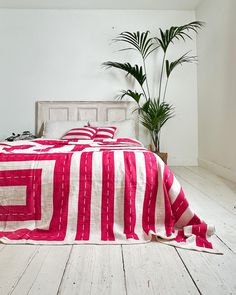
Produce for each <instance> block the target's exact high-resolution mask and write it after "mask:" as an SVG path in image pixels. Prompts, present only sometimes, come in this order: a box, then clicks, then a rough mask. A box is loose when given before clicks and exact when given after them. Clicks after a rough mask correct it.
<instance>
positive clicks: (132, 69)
mask: <svg viewBox="0 0 236 295" xmlns="http://www.w3.org/2000/svg"><path fill="white" fill-rule="evenodd" d="M103 66H105V67H107V68H111V67H112V68H117V69H120V70H123V71H125V72H126V74H127V75H131V76H133V77H134V78H135V79H136V80H137V81H138V83H139V84H140V85H141V86H142V85H143V83H144V82H145V80H146V75H145V74H144V72H143V68H142V66H138V65H135V66H132V65H131V64H130V63H128V62H127V63H119V62H112V61H107V62H104V63H103Z"/></svg>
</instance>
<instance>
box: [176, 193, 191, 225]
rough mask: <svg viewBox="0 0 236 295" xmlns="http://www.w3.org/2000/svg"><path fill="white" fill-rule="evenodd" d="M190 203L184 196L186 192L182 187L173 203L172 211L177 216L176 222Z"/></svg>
mask: <svg viewBox="0 0 236 295" xmlns="http://www.w3.org/2000/svg"><path fill="white" fill-rule="evenodd" d="M188 206H189V204H188V201H187V200H186V198H185V196H184V192H183V190H182V188H181V190H180V193H179V195H178V197H177V198H176V199H175V201H174V203H173V204H172V212H173V214H174V216H175V222H177V221H178V220H179V218H180V217H181V216H182V214H183V213H184V211H185V210H186V209H187V208H188Z"/></svg>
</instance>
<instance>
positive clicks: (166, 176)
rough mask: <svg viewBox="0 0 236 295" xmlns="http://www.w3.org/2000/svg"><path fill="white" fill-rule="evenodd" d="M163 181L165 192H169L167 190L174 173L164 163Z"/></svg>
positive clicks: (171, 182)
mask: <svg viewBox="0 0 236 295" xmlns="http://www.w3.org/2000/svg"><path fill="white" fill-rule="evenodd" d="M163 181H164V184H165V187H166V189H167V192H169V190H170V189H171V186H172V184H173V181H174V175H173V173H172V172H171V171H170V169H169V167H168V166H166V165H165V168H164V174H163Z"/></svg>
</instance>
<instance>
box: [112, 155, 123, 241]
mask: <svg viewBox="0 0 236 295" xmlns="http://www.w3.org/2000/svg"><path fill="white" fill-rule="evenodd" d="M114 163H115V193H114V227H113V229H114V234H115V238H116V239H118V240H124V239H126V236H125V234H124V189H125V166H124V153H123V151H116V152H114Z"/></svg>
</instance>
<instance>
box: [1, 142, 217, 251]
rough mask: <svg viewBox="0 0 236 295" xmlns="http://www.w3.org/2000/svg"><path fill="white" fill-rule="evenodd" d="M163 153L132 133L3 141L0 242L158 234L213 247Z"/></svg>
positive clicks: (138, 238)
mask: <svg viewBox="0 0 236 295" xmlns="http://www.w3.org/2000/svg"><path fill="white" fill-rule="evenodd" d="M213 234H214V227H212V226H209V225H207V224H206V223H205V222H204V221H203V220H201V219H200V218H199V217H198V216H197V215H196V214H195V213H194V212H193V211H192V210H191V209H190V207H189V204H188V201H187V199H186V197H185V195H184V192H183V190H182V188H181V185H180V184H179V182H178V180H177V179H176V178H175V176H174V175H173V173H172V172H171V171H170V169H169V168H168V166H166V165H165V164H164V163H163V162H162V160H161V159H160V158H159V157H158V156H157V155H156V154H154V153H152V152H150V151H148V150H146V149H145V148H144V147H143V146H142V144H141V143H140V142H138V141H136V140H132V139H126V138H123V139H122V138H120V139H113V140H110V139H107V140H87V141H86V140H83V141H77V142H71V141H69V140H43V139H38V140H33V141H17V142H12V143H8V142H2V143H0V242H2V243H7V244H82V243H91V244H126V243H143V242H148V241H150V240H151V239H152V238H153V237H156V239H157V241H160V242H164V243H168V244H170V245H174V246H179V247H183V248H189V249H195V250H201V251H209V252H215V250H214V249H213V247H212V243H211V242H210V240H209V239H210V236H211V235H213Z"/></svg>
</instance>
